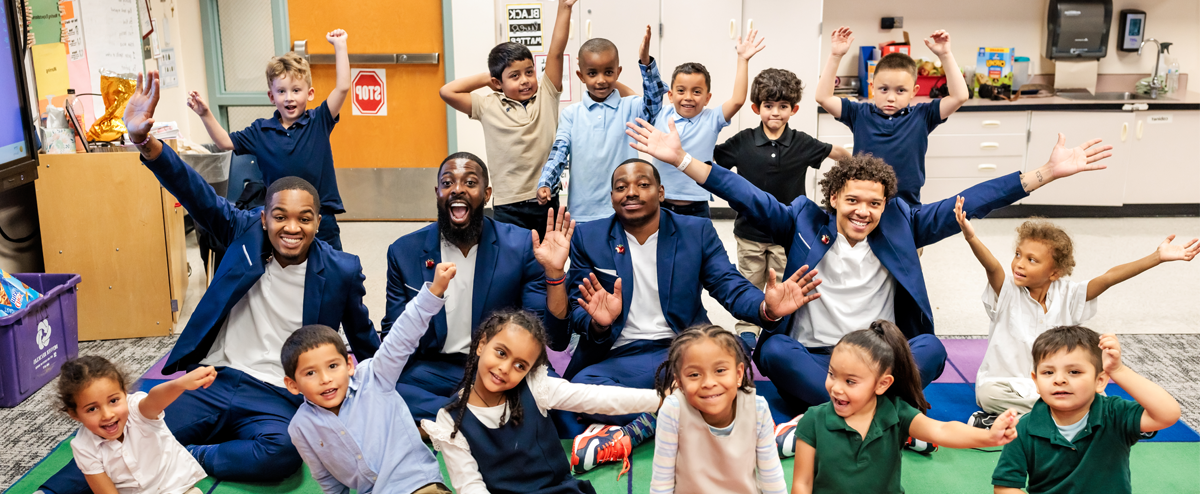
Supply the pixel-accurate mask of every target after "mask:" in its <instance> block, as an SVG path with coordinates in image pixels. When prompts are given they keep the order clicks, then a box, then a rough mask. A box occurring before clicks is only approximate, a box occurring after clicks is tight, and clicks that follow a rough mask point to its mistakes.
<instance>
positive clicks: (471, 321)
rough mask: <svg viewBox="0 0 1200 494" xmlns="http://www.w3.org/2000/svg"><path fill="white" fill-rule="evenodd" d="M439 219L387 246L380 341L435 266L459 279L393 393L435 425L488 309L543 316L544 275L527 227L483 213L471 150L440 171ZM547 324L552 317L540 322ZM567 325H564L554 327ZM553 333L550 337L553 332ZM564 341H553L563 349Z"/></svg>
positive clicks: (478, 163) (484, 197)
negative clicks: (446, 267)
mask: <svg viewBox="0 0 1200 494" xmlns="http://www.w3.org/2000/svg"><path fill="white" fill-rule="evenodd" d="M433 191H434V195H435V196H436V197H437V209H438V220H437V222H436V223H433V224H431V225H429V226H427V227H425V228H422V229H420V230H417V231H415V232H413V233H410V234H408V235H405V236H403V237H400V238H399V239H398V240H396V241H395V242H394V243H392V245H391V247H389V248H388V253H387V257H388V285H387V313H386V314H385V315H384V317H383V322H382V326H383V331H384V338H386V337H387V332H388V331H389V330H391V328H392V323H394V322H395V321H396V320H397V319H398V318H399V317H400V315H401V314H403V313H404V311H405V307H406V306H407V304H408V302H409V300H411V299H413V298H414V297H416V296H417V293H418V292H419V291H420V289H421V286H422V285H423V284H424V283H425V282H426V281H433V275H434V267H435V266H437V264H438V263H442V262H452V263H454V265H455V266H456V267H457V268H458V274H457V275H456V276H455V277H454V279H453V280H452V281H451V282H450V285H449V287H448V288H447V289H446V305H445V307H444V308H443V309H442V310H441V311H440V312H438V314H437V315H436V316H434V318H433V320H432V321H430V323H429V329H428V331H426V333H425V336H424V337H422V338H421V342H420V344H419V345H418V346H417V349H416V353H415V354H414V355H413V356H412V358H410V359H409V361H408V365H407V366H406V367H405V368H404V372H403V374H401V375H400V380H399V382H398V383H397V385H396V390H397V391H399V392H400V396H402V397H403V398H404V401H405V403H407V404H408V408H409V411H410V412H412V416H413V418H414V419H416V420H418V421H420V420H435V419H436V418H437V412H438V410H440V409H441V408H442V407H444V406H446V405H447V404H449V403H450V397H451V396H453V395H454V394H455V393H457V392H458V384H459V382H460V381H462V378H463V365H464V364H465V363H466V358H467V351H468V350H469V349H470V347H471V336H472V335H474V334H475V330H476V328H478V327H479V322H480V321H481V320H483V319H485V318H487V317H488V315H490V314H491V313H492V312H493V311H495V310H497V309H502V308H511V307H519V308H524V309H528V310H532V311H534V312H535V313H537V314H538V315H539V316H544V315H545V312H546V290H545V286H544V283H545V280H546V274H545V271H543V270H542V266H541V265H540V264H538V262H537V260H536V259H534V256H533V247H532V244H531V242H530V239H531V233H530V230H527V229H524V228H521V227H518V226H514V225H511V224H508V223H501V222H497V221H495V220H493V219H491V218H487V217H485V216H484V215H483V207H484V205H485V204H487V202H488V199H490V198H491V196H492V187H491V184H490V180H489V176H488V168H487V165H485V164H484V163H483V160H482V159H480V158H479V157H478V156H475V155H474V154H471V153H454V154H451V155H450V156H447V157H446V159H445V160H443V161H442V164H441V166H440V167H439V168H438V175H437V184H436V185H435V186H434V189H433ZM543 320H544V321H545V322H546V323H547V325H548V327H551V328H552V327H553V326H552V325H553V324H555V323H557V321H558V320H557V319H556V318H554V317H550V318H548V319H546V318H543ZM558 324H560V325H563V326H565V325H566V323H565V322H563V323H558ZM551 334H554V333H551ZM566 345H567V341H565V340H564V341H552V342H551V346H552V347H555V349H558V350H561V349H563V348H565V347H566Z"/></svg>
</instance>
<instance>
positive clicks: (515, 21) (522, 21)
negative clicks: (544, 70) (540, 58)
mask: <svg viewBox="0 0 1200 494" xmlns="http://www.w3.org/2000/svg"><path fill="white" fill-rule="evenodd" d="M505 11H506V12H507V16H508V33H507V38H506V39H505V41H511V42H513V43H517V44H520V45H525V47H526V48H529V51H531V52H534V53H537V52H541V51H545V41H544V39H543V37H542V28H543V27H544V26H543V23H542V4H540V3H518V4H508V5H505Z"/></svg>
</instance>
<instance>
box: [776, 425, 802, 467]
mask: <svg viewBox="0 0 1200 494" xmlns="http://www.w3.org/2000/svg"><path fill="white" fill-rule="evenodd" d="M803 416H804V414H800V415H797V416H796V418H794V419H792V420H789V421H787V422H784V423H782V424H779V425H776V426H775V449H776V450H778V451H779V457H780V458H791V457H793V456H796V424H798V423H800V417H803Z"/></svg>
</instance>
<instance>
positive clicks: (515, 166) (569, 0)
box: [438, 0, 577, 235]
mask: <svg viewBox="0 0 1200 494" xmlns="http://www.w3.org/2000/svg"><path fill="white" fill-rule="evenodd" d="M576 1H577V0H559V2H558V17H557V18H556V19H555V21H554V34H553V35H552V36H551V37H550V49H549V51H548V52H547V56H546V69H545V71H544V72H543V73H542V78H541V80H538V78H537V68H536V67H534V63H533V54H532V53H530V52H529V49H528V48H526V47H525V46H523V45H520V44H517V43H512V42H506V43H500V44H498V45H496V47H495V48H492V51H491V52H490V53H488V71H487V72H485V73H482V74H475V75H469V76H465V77H460V78H458V79H455V80H453V81H451V82H449V83H447V84H446V85H445V86H442V89H441V90H440V91H438V94H439V95H440V96H441V97H442V100H443V101H445V102H446V104H448V105H450V106H451V107H452V108H454V109H455V110H458V111H460V112H463V113H466V114H467V115H470V117H471V119H472V120H478V121H479V123H481V124H483V143H484V148H485V149H486V150H487V156H486V157H485V159H487V160H488V162H489V163H491V164H492V177H491V179H492V189H493V190H494V191H495V195H494V196H493V197H492V201H493V208H492V210H493V211H494V216H495V219H496V221H502V222H504V223H511V224H513V225H517V226H519V227H521V228H525V229H528V230H536V231H537V232H539V233H541V234H543V235H545V233H546V231H545V227H546V224H545V221H546V211H547V210H549V209H555V210H557V209H558V196H552V197H549V198H548V199H547V200H546V201H545V202H544V203H543V202H542V201H539V200H538V179H539V177H541V174H542V165H544V164H545V163H546V159H547V158H548V157H549V156H550V148H551V147H552V146H553V145H554V138H555V131H556V129H557V127H558V96H559V93H561V92H562V78H563V77H562V75H563V65H562V59H563V51H564V50H566V46H567V36H568V34H570V28H571V8H572V6H573V5H575V2H576ZM484 87H490V88H491V89H492V90H493V92H491V93H488V94H480V93H475V92H473V91H475V90H476V89H480V88H484Z"/></svg>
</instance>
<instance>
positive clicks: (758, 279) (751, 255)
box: [734, 235, 787, 335]
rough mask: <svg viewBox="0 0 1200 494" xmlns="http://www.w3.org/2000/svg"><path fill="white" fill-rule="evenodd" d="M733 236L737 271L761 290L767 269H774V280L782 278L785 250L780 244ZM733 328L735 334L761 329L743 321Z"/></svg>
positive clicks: (756, 333)
mask: <svg viewBox="0 0 1200 494" xmlns="http://www.w3.org/2000/svg"><path fill="white" fill-rule="evenodd" d="M734 238H736V239H737V256H738V262H737V267H738V272H740V273H742V276H745V277H746V279H747V280H750V283H753V284H754V286H756V287H758V289H759V290H763V289H764V288H765V287H766V286H767V269H774V270H775V281H777V282H778V281H780V280H782V279H783V268H784V266H786V265H787V252H786V251H784V250H783V246H782V245H775V244H769V243H764V242H755V241H753V240H746V239H744V238H742V237H738V236H736V235H735V236H734ZM735 328H736V331H734V332H735V333H737V334H741V333H746V332H750V333H754V334H755V335H758V333H759V332H760V331H762V328H759V327H758V326H755V325H753V324H750V323H748V322H745V321H738V322H737V325H736V326H735Z"/></svg>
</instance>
